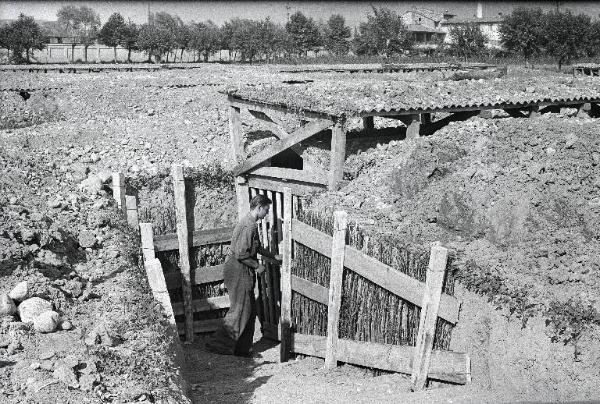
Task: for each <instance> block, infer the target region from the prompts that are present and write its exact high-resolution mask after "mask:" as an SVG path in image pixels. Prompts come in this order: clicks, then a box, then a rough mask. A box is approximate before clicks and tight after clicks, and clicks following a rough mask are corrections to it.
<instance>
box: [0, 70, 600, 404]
mask: <svg viewBox="0 0 600 404" xmlns="http://www.w3.org/2000/svg"><path fill="white" fill-rule="evenodd" d="M276 70H277V67H258V68H257V67H238V66H206V68H205V69H195V70H190V71H167V72H165V71H160V72H156V73H143V72H137V73H117V72H112V73H102V74H87V73H84V74H76V75H75V74H58V73H49V74H39V75H33V74H26V73H6V74H4V75H3V76H2V77H1V78H0V84H2V87H3V88H38V89H41V88H54V89H53V90H44V91H41V90H40V91H34V92H32V94H31V98H29V99H28V100H27V101H25V100H24V99H22V98H21V96H19V94H18V93H16V92H7V91H4V92H0V100H1V102H2V111H1V114H2V116H1V118H2V126H1V127H0V139H1V142H2V145H1V146H2V148H1V151H2V155H1V157H2V163H3V167H4V166H6V167H10V169H9V170H6V171H4V172H3V174H2V183H1V185H2V189H1V190H2V194H1V195H0V206H1V208H2V211H1V215H2V223H1V224H0V226H1V228H0V249H1V250H0V251H1V252H2V257H1V266H0V277H1V280H2V281H1V285H0V293H4V292H7V291H9V290H10V289H11V288H12V287H13V286H14V285H16V283H17V282H19V281H21V280H25V279H26V280H28V281H30V282H31V284H32V285H34V288H33V293H34V294H36V295H40V296H45V297H46V298H48V299H50V300H51V301H52V302H53V303H54V304H55V307H56V308H57V309H58V310H59V311H60V313H61V315H62V316H63V317H64V318H68V319H69V320H70V321H71V322H72V323H73V326H74V327H73V329H72V330H69V331H58V332H56V333H53V334H38V333H35V332H32V331H24V332H23V333H20V334H19V342H20V344H21V348H20V349H18V350H17V351H16V352H12V351H11V353H9V352H8V350H6V349H4V348H0V372H1V374H2V377H1V378H0V400H1V401H3V402H5V401H6V402H84V401H85V400H89V402H101V401H105V402H106V401H112V402H128V401H133V400H137V401H144V400H145V401H147V402H151V401H155V402H156V401H160V400H163V401H164V402H166V401H167V400H170V402H185V398H183V396H182V393H183V392H184V391H185V390H186V388H187V387H186V386H187V383H186V382H184V381H182V380H181V378H180V376H179V372H180V371H179V370H178V368H177V366H178V364H182V363H183V364H184V365H183V369H181V371H182V372H183V374H184V375H185V376H186V378H187V381H188V383H189V384H190V385H191V387H192V390H191V396H190V397H191V398H192V400H193V401H194V402H197V403H202V402H222V403H225V402H275V401H279V402H280V401H282V400H287V401H289V402H300V401H301V402H323V401H327V402H367V401H369V402H397V401H406V402H418V403H429V402H498V401H511V400H514V401H517V400H547V401H565V400H589V399H594V398H597V393H596V386H597V385H598V384H600V377H599V370H598V367H597V363H598V361H599V360H600V352H599V350H598V340H599V337H600V335H598V332H599V331H598V324H600V316H599V315H598V309H599V305H600V303H599V302H598V300H597V296H598V280H599V276H598V273H599V265H600V262H599V261H598V258H597V254H595V252H596V251H598V236H599V233H598V230H597V228H598V226H597V224H598V221H599V213H600V193H599V192H600V182H598V180H597V178H599V176H598V170H599V168H598V164H599V163H600V144H599V143H598V142H599V141H598V139H597V133H598V132H599V129H600V124H599V123H598V121H597V120H596V119H590V118H586V117H585V116H573V115H574V113H575V112H576V111H574V110H572V111H563V113H562V114H544V115H542V116H541V117H539V118H533V119H515V118H509V117H507V116H506V115H505V114H503V113H495V114H494V117H493V118H492V119H481V118H472V119H470V120H468V121H465V122H458V123H453V124H450V125H449V126H448V127H446V128H444V129H442V130H440V131H438V132H436V133H435V134H434V135H433V136H430V137H424V138H420V139H416V140H406V141H398V140H394V141H391V142H381V141H380V142H379V143H380V144H377V143H378V142H377V141H366V140H360V139H359V140H352V141H349V142H348V147H349V156H348V158H347V161H346V167H345V174H344V175H345V180H346V182H345V183H344V186H343V187H342V189H341V190H340V191H339V192H331V193H325V194H322V195H320V196H316V197H314V198H312V199H313V200H312V201H311V207H312V208H315V209H319V210H321V211H327V212H332V211H333V210H334V209H344V210H346V211H348V212H349V214H350V218H351V219H352V220H358V221H359V222H360V223H361V224H362V226H363V228H365V229H366V231H368V232H371V233H374V234H377V233H393V234H394V235H395V236H397V237H401V238H402V239H404V240H405V241H406V242H409V243H416V244H421V245H428V244H429V243H432V242H434V241H438V240H439V241H442V242H443V243H444V245H446V246H447V247H449V248H450V249H451V251H452V253H453V254H455V255H456V257H457V259H456V260H454V263H455V264H454V268H453V270H454V271H456V275H457V278H458V279H459V284H458V286H457V291H456V293H457V297H458V298H459V299H460V300H462V301H463V306H462V310H461V318H460V321H459V324H458V326H457V327H456V328H455V330H454V332H453V336H452V343H451V348H452V349H454V350H456V351H461V352H467V353H469V355H470V356H471V360H472V371H473V383H472V384H471V385H469V386H431V387H443V388H431V389H429V390H427V391H425V392H421V393H410V392H409V391H408V387H409V383H408V380H407V378H406V377H405V376H402V375H392V374H384V375H380V376H373V372H372V371H370V370H364V369H359V368H356V367H352V366H341V367H340V368H339V369H337V370H336V371H334V372H325V371H324V370H322V361H321V360H317V359H311V358H304V359H298V360H294V361H292V362H289V363H287V364H279V363H277V362H278V350H279V347H278V346H273V345H270V344H269V343H268V342H266V341H259V340H258V338H259V336H260V331H259V330H258V329H257V331H256V333H255V336H256V338H257V341H256V342H257V345H256V346H255V351H257V352H258V355H257V356H256V357H254V358H249V359H240V358H231V357H222V356H218V355H213V354H210V353H208V352H206V351H205V350H204V349H203V345H202V339H200V340H199V341H198V342H196V343H194V344H192V345H184V346H183V357H184V358H185V361H183V360H181V357H180V359H177V358H176V356H177V355H179V354H181V353H182V352H181V351H180V349H179V348H177V347H176V344H174V338H173V336H172V334H170V333H169V330H168V326H167V325H166V324H165V321H164V317H162V314H161V311H160V309H159V308H157V307H156V305H155V304H154V303H153V302H152V299H151V297H150V292H149V289H148V287H147V284H146V281H145V277H144V274H143V269H141V268H140V264H139V261H138V254H137V251H136V249H137V244H136V241H135V236H134V234H132V233H131V231H130V230H128V229H127V227H126V225H125V224H124V223H122V221H120V220H119V219H117V218H116V217H117V216H116V214H115V207H114V204H113V202H112V201H111V198H110V181H108V182H105V183H104V185H103V187H102V189H101V190H100V191H98V192H97V193H95V194H93V195H90V193H88V192H87V191H86V190H85V189H80V188H78V185H79V184H80V183H81V182H82V181H84V180H85V179H86V178H88V177H92V176H94V175H97V176H100V177H102V176H105V175H106V173H110V172H113V171H122V172H124V173H125V175H126V176H127V177H128V180H127V186H128V189H129V191H130V192H136V193H137V196H138V200H139V205H140V217H141V218H142V220H150V221H152V222H153V223H155V226H156V227H155V230H156V231H157V232H159V233H161V232H170V231H173V229H174V222H173V210H172V205H171V200H172V196H171V195H172V193H171V189H170V187H171V185H170V180H169V178H168V177H169V169H170V165H171V164H172V163H181V164H183V165H184V166H186V173H187V174H188V175H193V176H194V178H195V180H194V192H193V194H194V198H195V202H194V206H195V208H194V213H195V215H194V217H195V220H196V227H197V228H211V227H220V226H227V225H231V224H232V223H233V221H234V219H235V215H236V209H235V206H234V201H235V194H234V192H233V187H232V184H231V181H230V178H231V177H230V176H231V174H230V171H229V170H230V169H231V167H232V166H233V164H234V162H233V161H232V159H231V158H230V150H231V149H230V145H229V134H228V122H227V119H228V109H227V108H228V107H227V102H226V97H225V96H224V95H222V94H220V93H219V92H218V91H222V90H224V89H226V87H227V86H229V85H237V84H241V83H246V82H269V81H273V80H280V79H282V78H280V77H276V76H275V75H273V72H274V71H276ZM425 74H426V73H423V74H412V73H411V74H407V75H404V76H403V77H407V78H409V79H415V80H418V79H419V78H420V77H423V75H425ZM434 74H438V73H434ZM510 74H513V75H519V76H521V77H524V78H527V77H532V76H536V75H539V74H546V73H540V72H539V71H535V72H532V71H528V70H524V69H516V70H515V69H509V75H510ZM439 76H440V79H443V78H444V77H443V75H439ZM554 76H556V75H555V74H554V73H548V83H551V82H552V80H553V77H554ZM282 77H283V76H282ZM290 77H293V78H294V79H298V77H299V76H298V75H294V76H290ZM307 77H310V78H311V79H324V78H326V77H327V74H312V75H307ZM379 77H381V78H383V79H392V78H394V77H397V75H381V76H379ZM190 84H193V86H188V87H183V86H182V85H190ZM375 123H376V126H377V127H379V126H382V125H386V126H387V125H389V124H390V123H391V121H385V120H379V119H376V122H375ZM284 124H285V125H286V127H287V129H288V130H291V129H293V128H294V127H297V125H298V122H297V121H294V120H287V119H286V120H284ZM350 125H351V127H350V129H352V130H353V131H356V130H358V129H359V128H360V121H359V120H352V121H351V122H350ZM394 126H402V125H399V124H398V123H397V122H394ZM244 127H245V129H246V131H247V132H249V135H248V137H247V140H248V144H247V151H248V153H249V154H254V153H256V152H258V151H260V150H261V149H262V148H263V147H264V146H265V145H266V144H268V143H270V142H272V141H274V137H273V136H270V135H269V134H268V133H267V132H265V128H264V127H261V126H260V125H254V124H252V125H248V124H245V126H244ZM400 130H401V129H400ZM359 136H360V134H359ZM399 137H401V136H399ZM326 148H327V145H326V142H324V141H319V140H317V141H314V142H310V143H309V144H307V145H304V147H303V149H302V151H301V152H302V157H303V158H304V160H305V163H309V162H310V164H314V165H321V166H323V167H324V168H327V165H328V159H329V156H328V154H327V153H326V151H325V149H326ZM26 230H32V232H33V233H32V232H29V231H26ZM84 231H88V232H92V234H93V235H94V236H95V237H96V240H97V244H96V245H94V247H92V248H88V249H85V248H82V247H81V245H79V236H80V233H81V232H84ZM31 234H33V236H31ZM69 282H70V283H69ZM67 284H68V285H69V287H71V288H72V287H73V285H78V284H81V287H82V288H83V290H88V289H89V290H88V293H87V295H85V294H82V296H83V295H85V296H86V297H85V298H81V299H80V298H79V297H76V298H73V295H72V293H73V291H72V289H69V288H68V287H66V285H67ZM102 324H103V325H104V328H107V329H108V331H109V333H110V334H111V335H112V337H113V338H112V343H110V344H104V345H103V344H101V343H100V344H96V345H93V346H91V347H90V346H89V345H86V344H85V339H86V336H88V335H89V332H90V331H91V330H93V329H94V328H96V327H97V326H100V325H102ZM0 331H2V330H0ZM3 335H4V334H3ZM11 335H12V334H11ZM50 353H52V356H50V358H49V359H42V358H47V357H48V355H49V354H50ZM75 360H76V362H77V364H76V365H74V367H73V369H74V374H75V377H76V378H77V380H78V382H82V380H83V382H86V383H92V386H91V387H92V388H91V391H86V390H85V389H82V388H81V386H79V387H74V386H71V387H69V386H68V383H66V382H64V381H60V382H55V381H54V379H55V378H53V373H52V372H51V371H50V370H44V368H43V367H40V368H37V363H40V364H43V365H44V366H45V368H49V367H50V364H46V362H48V361H49V362H51V365H52V366H62V365H63V364H64V363H65V362H68V363H74V361H75ZM92 362H93V363H94V365H91V363H92ZM94 366H95V367H96V371H85V369H86V368H88V367H89V368H93V367H94ZM50 369H53V368H50ZM89 374H92V375H93V376H85V377H83V376H84V375H89ZM96 376H97V377H96ZM82 378H83V379H82ZM90 380H91V381H90ZM50 382H52V383H51V384H47V385H46V383H50ZM83 382H82V383H83Z"/></svg>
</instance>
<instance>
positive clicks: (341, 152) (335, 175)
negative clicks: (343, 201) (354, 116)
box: [329, 118, 346, 191]
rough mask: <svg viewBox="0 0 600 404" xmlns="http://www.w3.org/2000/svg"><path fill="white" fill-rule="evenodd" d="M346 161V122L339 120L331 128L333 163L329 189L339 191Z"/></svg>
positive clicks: (330, 169) (330, 171)
mask: <svg viewBox="0 0 600 404" xmlns="http://www.w3.org/2000/svg"><path fill="white" fill-rule="evenodd" d="M345 159H346V128H345V121H344V120H343V119H341V118H340V119H338V120H337V121H336V123H335V125H334V126H333V128H331V163H330V167H329V189H330V190H334V191H335V190H337V189H338V187H339V185H340V183H341V182H342V179H343V178H344V160H345Z"/></svg>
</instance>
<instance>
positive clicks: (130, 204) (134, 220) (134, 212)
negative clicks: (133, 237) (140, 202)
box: [125, 195, 138, 229]
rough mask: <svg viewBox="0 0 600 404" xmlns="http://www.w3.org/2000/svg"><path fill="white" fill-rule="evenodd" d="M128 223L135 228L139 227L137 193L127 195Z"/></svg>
mask: <svg viewBox="0 0 600 404" xmlns="http://www.w3.org/2000/svg"><path fill="white" fill-rule="evenodd" d="M125 208H126V217H127V223H128V224H129V226H131V227H133V228H134V229H137V228H138V208H137V199H136V197H135V195H125Z"/></svg>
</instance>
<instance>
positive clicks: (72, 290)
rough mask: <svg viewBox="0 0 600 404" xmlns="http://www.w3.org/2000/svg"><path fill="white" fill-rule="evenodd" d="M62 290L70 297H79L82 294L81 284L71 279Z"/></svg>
mask: <svg viewBox="0 0 600 404" xmlns="http://www.w3.org/2000/svg"><path fill="white" fill-rule="evenodd" d="M62 290H63V291H64V292H65V293H67V294H69V295H70V296H71V297H79V296H81V294H82V293H83V284H82V283H81V282H80V281H78V280H75V279H71V280H70V281H68V282H67V283H66V284H65V285H64V286H63V287H62Z"/></svg>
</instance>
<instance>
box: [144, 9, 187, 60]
mask: <svg viewBox="0 0 600 404" xmlns="http://www.w3.org/2000/svg"><path fill="white" fill-rule="evenodd" d="M180 21H181V19H179V18H178V17H173V16H171V15H170V14H169V13H165V12H159V13H155V14H153V15H152V16H151V18H150V19H149V23H148V24H143V25H142V27H141V28H140V31H139V35H138V47H139V48H140V49H141V50H143V51H145V52H146V53H147V54H148V61H149V62H151V61H152V57H155V58H156V59H157V61H161V60H162V58H163V56H165V55H167V62H168V61H169V58H168V54H169V53H170V52H171V51H173V49H175V48H176V47H177V46H178V44H177V42H176V37H175V32H176V30H177V28H178V26H179V22H180Z"/></svg>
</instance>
